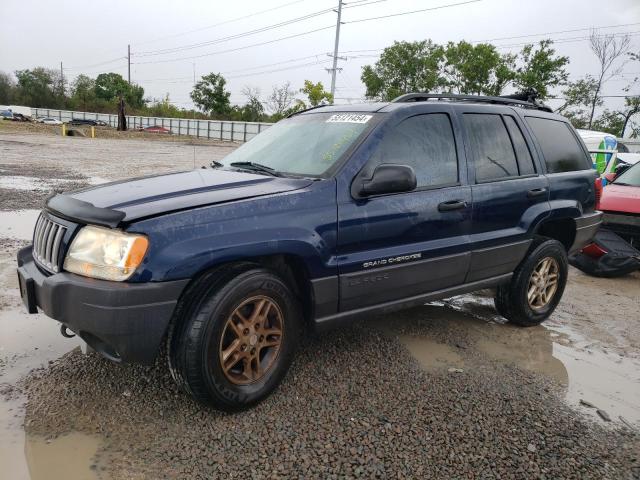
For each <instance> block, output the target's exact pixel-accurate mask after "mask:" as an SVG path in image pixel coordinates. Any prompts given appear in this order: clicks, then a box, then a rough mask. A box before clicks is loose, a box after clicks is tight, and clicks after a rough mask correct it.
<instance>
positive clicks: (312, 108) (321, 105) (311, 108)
mask: <svg viewBox="0 0 640 480" xmlns="http://www.w3.org/2000/svg"><path fill="white" fill-rule="evenodd" d="M328 106H329V104H328V103H324V102H323V103H320V104H318V105H315V106H312V107H307V108H303V109H302V110H296V111H295V112H291V113H290V114H289V115H287V118H291V117H293V116H294V115H298V114H299V113H304V112H308V111H310V110H315V109H316V108H321V107H328Z"/></svg>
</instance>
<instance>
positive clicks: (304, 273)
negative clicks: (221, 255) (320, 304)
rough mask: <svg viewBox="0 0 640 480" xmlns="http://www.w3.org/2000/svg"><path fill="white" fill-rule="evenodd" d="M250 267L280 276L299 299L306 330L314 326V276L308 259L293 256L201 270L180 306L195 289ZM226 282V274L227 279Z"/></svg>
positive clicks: (175, 319)
mask: <svg viewBox="0 0 640 480" xmlns="http://www.w3.org/2000/svg"><path fill="white" fill-rule="evenodd" d="M243 264H244V265H246V268H247V269H248V268H251V267H262V268H265V269H267V270H270V271H271V272H273V273H275V274H276V275H278V276H279V277H280V278H281V279H282V280H283V281H284V282H285V283H286V284H287V285H288V286H289V288H291V290H292V292H293V293H294V294H295V296H296V297H297V298H298V300H299V302H300V306H301V308H302V313H303V316H304V323H305V327H311V326H312V324H313V316H314V305H315V298H314V293H313V288H312V287H311V274H310V271H309V268H308V265H307V263H306V262H305V259H304V258H303V257H302V256H300V255H296V254H292V253H272V254H263V255H255V256H245V257H240V258H233V259H227V260H226V261H221V262H219V263H216V264H214V265H207V266H206V267H203V268H202V269H201V270H199V271H198V272H197V273H196V274H195V275H194V276H193V277H192V278H191V281H190V282H189V283H188V284H187V286H186V288H185V289H184V290H183V292H182V295H181V296H180V298H179V299H178V304H181V302H182V301H183V300H184V299H185V296H187V295H191V294H192V292H193V288H190V287H192V286H194V285H196V284H198V283H200V282H203V281H205V282H216V273H218V272H224V271H226V270H228V269H230V268H233V267H235V266H238V267H239V266H241V265H243ZM221 281H224V273H223V279H222V280H221ZM178 317H179V315H174V316H173V318H172V320H171V322H172V323H177V322H179V320H180V319H179V318H178Z"/></svg>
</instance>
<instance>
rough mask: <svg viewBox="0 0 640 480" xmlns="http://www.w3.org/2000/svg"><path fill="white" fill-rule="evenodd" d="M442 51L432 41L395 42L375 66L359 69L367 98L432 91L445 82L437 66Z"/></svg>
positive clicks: (382, 97) (387, 98) (388, 97)
mask: <svg viewBox="0 0 640 480" xmlns="http://www.w3.org/2000/svg"><path fill="white" fill-rule="evenodd" d="M443 55H444V49H443V48H442V47H441V46H439V45H436V44H434V43H433V42H432V41H431V40H423V41H419V42H394V43H393V45H392V46H390V47H387V48H385V49H384V50H383V52H382V55H380V60H378V61H377V62H376V63H375V65H373V66H372V65H366V66H364V67H363V68H362V75H361V76H360V79H361V80H362V82H363V83H364V84H365V86H366V88H367V91H366V94H365V95H366V97H367V98H371V99H376V100H381V101H389V100H392V99H393V98H395V97H397V96H399V95H402V94H404V93H409V92H432V91H436V90H438V89H439V88H440V87H442V86H443V85H444V83H445V79H444V78H443V77H442V76H441V72H440V64H441V63H442V61H443Z"/></svg>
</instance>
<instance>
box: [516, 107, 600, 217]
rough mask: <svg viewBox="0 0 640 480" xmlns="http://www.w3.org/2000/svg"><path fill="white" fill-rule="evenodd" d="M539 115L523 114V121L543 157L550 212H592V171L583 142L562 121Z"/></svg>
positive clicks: (555, 213) (593, 174)
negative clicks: (530, 131)
mask: <svg viewBox="0 0 640 480" xmlns="http://www.w3.org/2000/svg"><path fill="white" fill-rule="evenodd" d="M543 115H544V114H543V113H541V112H536V115H527V116H526V117H525V121H526V123H527V125H528V126H529V128H531V130H532V131H533V136H534V138H535V139H536V140H537V147H538V149H539V151H540V153H541V157H542V158H543V159H544V164H545V168H546V172H547V179H548V181H549V187H550V188H549V189H550V191H551V194H550V201H551V205H552V207H553V208H552V214H553V215H557V216H569V217H576V216H579V215H581V214H583V213H589V212H593V211H594V209H595V193H594V185H593V182H594V180H595V178H596V172H595V170H593V169H592V164H591V158H590V156H589V154H588V152H587V150H586V147H585V146H584V143H583V142H582V141H581V140H580V137H579V136H578V134H577V133H576V131H575V130H574V129H573V127H572V126H571V125H569V124H568V123H567V122H566V121H563V120H561V119H559V118H557V117H556V118H545V117H544V116H543Z"/></svg>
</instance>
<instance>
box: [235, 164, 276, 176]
mask: <svg viewBox="0 0 640 480" xmlns="http://www.w3.org/2000/svg"><path fill="white" fill-rule="evenodd" d="M229 166H230V167H235V168H239V169H241V170H248V171H250V172H259V173H266V174H267V175H271V176H272V177H281V176H282V174H281V173H279V172H278V171H277V170H275V169H273V168H271V167H267V166H266V165H261V164H259V163H255V162H232V163H230V164H229Z"/></svg>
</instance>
